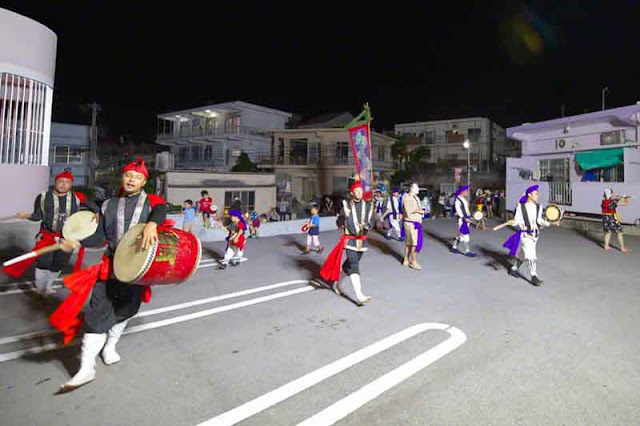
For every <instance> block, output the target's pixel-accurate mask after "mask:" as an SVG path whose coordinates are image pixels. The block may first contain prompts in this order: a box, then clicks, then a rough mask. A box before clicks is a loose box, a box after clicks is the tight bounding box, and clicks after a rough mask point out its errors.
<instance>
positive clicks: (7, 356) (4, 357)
mask: <svg viewBox="0 0 640 426" xmlns="http://www.w3.org/2000/svg"><path fill="white" fill-rule="evenodd" d="M309 282H313V281H307V280H296V281H288V282H286V283H278V284H273V285H269V286H263V287H259V288H258V289H260V290H258V289H250V290H245V291H243V292H236V293H230V294H229V295H222V296H218V297H219V298H220V297H222V298H227V299H228V298H229V297H226V296H230V295H231V294H235V296H233V297H239V293H246V294H251V292H252V290H257V291H266V290H269V289H272V288H277V287H284V286H285V285H293V284H302V283H309ZM276 286H277V287H276ZM315 288H316V287H314V286H311V285H307V286H304V287H301V288H297V289H294V290H288V291H283V292H280V293H275V294H271V295H268V296H263V297H258V298H255V299H249V300H245V301H243V302H238V303H232V304H230V305H223V306H218V307H216V308H212V309H207V310H204V311H199V312H194V313H191V314H187V315H181V316H178V317H174V318H168V319H165V320H160V321H154V322H150V323H147V324H141V325H137V326H132V327H129V328H127V329H126V330H125V332H124V334H133V333H139V332H141V331H146V330H153V329H155V328H160V327H166V326H168V325H172V324H177V323H180V322H184V321H190V320H192V319H197V318H203V317H206V316H210V315H215V314H218V313H221V312H226V311H231V310H234V309H239V308H243V307H246V306H251V305H256V304H258V303H263V302H267V301H269V300H276V299H281V298H284V297H288V296H293V295H296V294H301V293H306V292H308V291H312V290H315ZM257 291H253V293H256V292H257ZM219 300H224V299H219ZM197 302H198V301H195V303H196V304H193V303H194V302H188V303H186V304H181V305H182V307H181V308H179V309H183V308H185V307H188V306H185V305H187V304H189V303H191V304H193V305H191V306H196V305H197V304H199V303H197ZM167 308H171V307H166V308H159V309H158V310H162V312H169V310H174V309H169V310H167ZM158 310H156V311H158ZM147 312H149V311H147ZM142 313H144V312H142ZM156 313H161V312H156ZM138 315H140V314H138ZM138 315H136V317H137V316H138ZM148 315H152V314H148ZM143 316H144V315H143ZM134 318H135V317H134ZM46 333H51V334H55V333H57V331H56V330H47V331H41V332H36V333H27V334H22V335H18V336H12V337H5V338H3V339H2V341H3V344H6V343H13V342H17V341H20V340H27V338H35V337H42V336H46V335H47V334H46ZM79 342H80V341H79V340H78V339H75V340H73V341H72V342H70V343H69V344H68V345H67V346H66V347H68V346H73V345H77V344H78V343H79ZM64 347H65V346H64V345H62V344H61V343H50V344H46V345H40V346H33V347H30V348H27V349H22V350H18V351H14V352H7V353H3V354H0V363H2V362H6V361H11V360H14V359H18V358H20V357H22V356H24V355H29V354H36V353H41V352H47V351H52V350H56V349H61V348H64Z"/></svg>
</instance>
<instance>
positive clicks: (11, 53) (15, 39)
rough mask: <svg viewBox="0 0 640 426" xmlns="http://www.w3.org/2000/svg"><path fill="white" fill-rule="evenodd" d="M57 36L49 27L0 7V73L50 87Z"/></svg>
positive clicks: (53, 74) (52, 78)
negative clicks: (31, 80)
mask: <svg viewBox="0 0 640 426" xmlns="http://www.w3.org/2000/svg"><path fill="white" fill-rule="evenodd" d="M57 42H58V37H57V36H56V34H55V33H54V32H53V31H51V30H50V29H49V28H47V27H45V26H44V25H42V24H40V23H38V22H36V21H34V20H32V19H29V18H27V17H25V16H22V15H18V14H17V13H14V12H11V11H9V10H6V9H1V8H0V72H8V73H11V74H16V75H19V76H22V77H27V78H31V79H33V80H37V81H40V82H42V83H44V84H46V85H47V86H49V87H53V83H54V76H55V68H56V46H57Z"/></svg>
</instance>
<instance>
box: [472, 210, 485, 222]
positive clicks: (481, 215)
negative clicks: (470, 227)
mask: <svg viewBox="0 0 640 426" xmlns="http://www.w3.org/2000/svg"><path fill="white" fill-rule="evenodd" d="M483 218H484V213H482V212H481V211H479V210H478V211H477V212H474V213H473V219H474V220H476V221H478V222H480V221H481V220H482V219H483Z"/></svg>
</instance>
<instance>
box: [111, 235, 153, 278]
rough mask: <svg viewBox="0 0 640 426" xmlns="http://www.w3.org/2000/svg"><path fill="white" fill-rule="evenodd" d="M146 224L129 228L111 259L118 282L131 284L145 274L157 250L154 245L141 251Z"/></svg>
mask: <svg viewBox="0 0 640 426" xmlns="http://www.w3.org/2000/svg"><path fill="white" fill-rule="evenodd" d="M145 226H146V224H144V223H141V224H138V225H136V226H134V227H133V228H130V229H129V230H128V231H127V232H126V233H125V234H124V235H123V236H122V239H121V240H120V242H119V243H118V246H117V247H116V254H115V256H114V257H113V272H114V273H115V275H116V278H117V279H118V281H122V282H124V283H132V282H134V281H136V280H137V279H138V278H140V277H141V276H142V275H144V274H145V272H147V270H148V269H149V267H150V266H151V263H152V262H153V259H154V257H155V255H156V250H157V249H158V244H157V243H154V244H152V245H151V247H150V248H147V249H146V250H143V249H142V231H144V227H145Z"/></svg>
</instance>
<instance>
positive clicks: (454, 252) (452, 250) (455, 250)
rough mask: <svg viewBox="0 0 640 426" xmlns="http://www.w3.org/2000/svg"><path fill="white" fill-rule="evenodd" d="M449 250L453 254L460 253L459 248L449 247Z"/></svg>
mask: <svg viewBox="0 0 640 426" xmlns="http://www.w3.org/2000/svg"><path fill="white" fill-rule="evenodd" d="M449 251H450V252H451V253H453V254H462V252H461V251H460V250H458V249H457V248H456V247H451V249H449Z"/></svg>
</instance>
